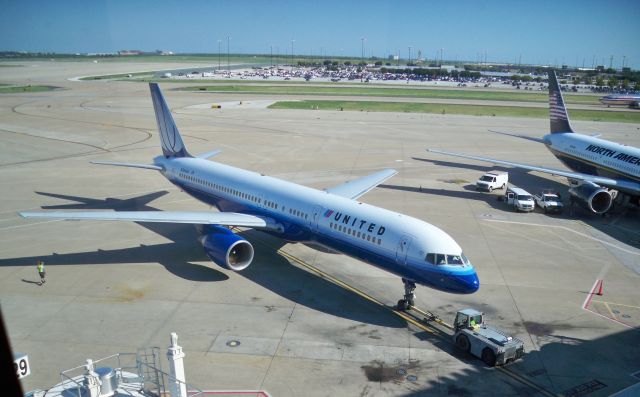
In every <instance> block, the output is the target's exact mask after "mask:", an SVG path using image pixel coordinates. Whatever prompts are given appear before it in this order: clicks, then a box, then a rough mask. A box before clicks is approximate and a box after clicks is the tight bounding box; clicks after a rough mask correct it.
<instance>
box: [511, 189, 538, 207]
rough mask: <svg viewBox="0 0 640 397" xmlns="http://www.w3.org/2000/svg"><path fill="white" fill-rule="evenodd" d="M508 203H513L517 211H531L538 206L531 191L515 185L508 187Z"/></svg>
mask: <svg viewBox="0 0 640 397" xmlns="http://www.w3.org/2000/svg"><path fill="white" fill-rule="evenodd" d="M507 205H512V206H513V207H514V208H515V209H516V210H517V211H523V212H531V211H533V209H534V208H535V206H536V204H535V202H534V201H533V196H532V195H530V194H529V192H527V191H526V190H524V189H520V188H519V187H515V186H511V187H509V188H508V189H507Z"/></svg>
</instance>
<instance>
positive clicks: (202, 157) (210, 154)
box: [196, 149, 222, 159]
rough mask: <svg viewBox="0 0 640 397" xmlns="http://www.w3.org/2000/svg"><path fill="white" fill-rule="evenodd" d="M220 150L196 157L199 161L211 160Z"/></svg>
mask: <svg viewBox="0 0 640 397" xmlns="http://www.w3.org/2000/svg"><path fill="white" fill-rule="evenodd" d="M221 151H222V150H220V149H216V150H212V151H210V152H205V153H202V154H199V155H197V156H196V157H197V158H199V159H208V158H211V157H213V156H217V155H218V154H219V153H220V152H221Z"/></svg>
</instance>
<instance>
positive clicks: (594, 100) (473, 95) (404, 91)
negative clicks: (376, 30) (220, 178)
mask: <svg viewBox="0 0 640 397" xmlns="http://www.w3.org/2000/svg"><path fill="white" fill-rule="evenodd" d="M183 82H184V81H183ZM181 90H184V91H208V92H224V93H251V94H271V95H345V96H384V97H403V98H431V99H462V100H464V99H468V100H484V101H516V102H547V101H548V100H549V97H548V94H547V93H546V92H499V91H486V90H480V89H479V90H464V89H455V88H452V89H437V88H435V89H434V88H382V87H327V86H317V85H308V86H300V85H297V86H286V85H278V84H276V85H249V84H246V85H241V84H239V85H206V86H190V87H184V88H181ZM564 97H565V102H567V103H576V104H598V103H599V102H598V98H599V97H598V96H595V95H571V94H566V95H564Z"/></svg>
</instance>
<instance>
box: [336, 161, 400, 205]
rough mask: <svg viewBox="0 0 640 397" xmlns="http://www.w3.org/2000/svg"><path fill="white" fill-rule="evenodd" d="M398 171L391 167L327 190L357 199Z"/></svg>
mask: <svg viewBox="0 0 640 397" xmlns="http://www.w3.org/2000/svg"><path fill="white" fill-rule="evenodd" d="M397 173H398V171H396V170H394V169H390V168H389V169H386V170H382V171H380V172H376V173H375V174H371V175H367V176H363V177H361V178H358V179H354V180H352V181H349V182H346V183H343V184H341V185H338V186H334V187H331V188H328V189H325V190H326V191H327V192H329V193H331V194H335V195H337V196H342V197H346V198H350V199H353V200H355V199H357V198H358V197H360V196H362V195H363V194H365V193H367V192H368V191H369V190H371V189H373V188H374V187H376V186H378V185H379V184H381V183H382V182H384V181H386V180H387V179H389V178H391V177H392V176H394V175H395V174H397Z"/></svg>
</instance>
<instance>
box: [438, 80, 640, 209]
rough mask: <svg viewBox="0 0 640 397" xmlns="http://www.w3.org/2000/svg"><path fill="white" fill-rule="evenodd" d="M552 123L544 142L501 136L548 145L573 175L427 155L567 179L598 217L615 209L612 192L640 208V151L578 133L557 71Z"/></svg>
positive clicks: (551, 84)
mask: <svg viewBox="0 0 640 397" xmlns="http://www.w3.org/2000/svg"><path fill="white" fill-rule="evenodd" d="M549 119H550V124H551V127H550V130H551V131H550V133H549V134H547V135H545V136H543V137H542V139H539V138H533V137H529V136H524V135H517V134H508V133H501V134H504V135H511V136H516V137H518V138H524V139H528V140H532V141H535V142H540V143H544V144H545V145H546V146H547V149H549V151H551V153H553V155H554V156H556V157H557V158H558V160H560V161H561V162H562V163H564V164H565V165H566V166H567V167H569V169H571V170H573V172H571V171H564V170H559V169H555V168H547V167H539V166H535V165H528V164H522V163H516V162H513V161H506V160H498V159H492V158H488V157H480V156H474V155H469V154H463V153H454V152H449V151H444V150H436V149H427V151H428V152H433V153H440V154H445V155H449V156H456V157H462V158H466V159H471V160H479V161H485V162H488V163H494V164H501V165H506V166H509V167H516V168H522V169H525V170H529V171H537V172H543V173H547V174H552V175H558V176H563V177H566V178H568V180H569V182H570V183H571V188H570V189H569V194H570V195H571V196H572V197H573V198H574V199H575V200H577V202H578V203H580V204H583V205H584V206H586V207H587V208H588V209H589V210H591V211H592V212H594V213H596V214H602V213H605V212H607V211H608V210H609V209H610V208H611V205H612V204H613V197H614V196H613V195H612V191H617V192H618V194H620V195H621V197H622V198H623V199H622V200H621V201H622V202H624V201H625V200H627V201H628V202H631V203H634V204H636V205H638V204H640V148H637V147H633V146H627V145H622V144H619V143H615V142H611V141H607V140H604V139H600V138H598V137H597V136H588V135H583V134H577V133H575V132H574V131H573V128H571V124H570V122H569V115H568V114H567V109H566V107H565V105H564V99H563V98H562V91H560V86H559V85H558V79H557V77H556V73H555V71H550V72H549Z"/></svg>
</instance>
